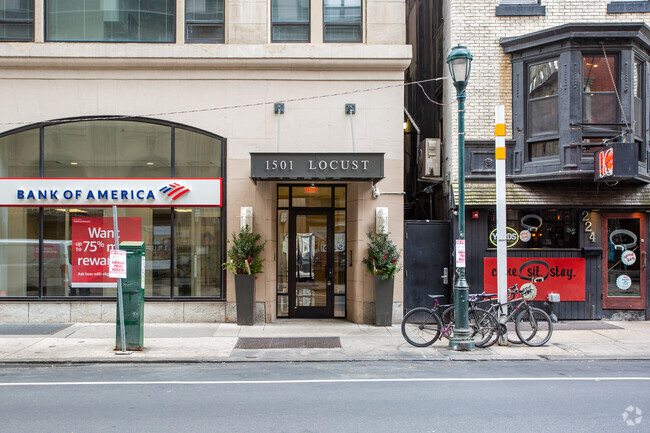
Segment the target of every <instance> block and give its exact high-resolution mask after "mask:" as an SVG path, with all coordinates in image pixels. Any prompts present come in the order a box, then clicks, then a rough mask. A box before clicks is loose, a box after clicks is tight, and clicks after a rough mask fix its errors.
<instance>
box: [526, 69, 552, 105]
mask: <svg viewBox="0 0 650 433" xmlns="http://www.w3.org/2000/svg"><path fill="white" fill-rule="evenodd" d="M557 80H558V63H557V60H554V61H551V62H546V63H541V64H539V65H533V66H530V67H529V68H528V97H529V98H530V99H534V98H544V97H548V96H553V95H557Z"/></svg>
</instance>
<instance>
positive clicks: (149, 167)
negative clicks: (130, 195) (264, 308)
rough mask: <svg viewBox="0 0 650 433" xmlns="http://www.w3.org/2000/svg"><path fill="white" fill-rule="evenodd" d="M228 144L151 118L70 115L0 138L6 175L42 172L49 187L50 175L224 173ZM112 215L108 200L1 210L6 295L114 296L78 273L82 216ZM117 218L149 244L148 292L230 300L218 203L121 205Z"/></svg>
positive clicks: (96, 219) (98, 219)
mask: <svg viewBox="0 0 650 433" xmlns="http://www.w3.org/2000/svg"><path fill="white" fill-rule="evenodd" d="M223 146H224V140H223V139H222V138H221V137H219V136H216V135H213V134H208V133H206V132H204V131H199V130H195V129H192V128H188V127H184V126H182V125H175V124H170V123H163V122H157V121H153V120H148V119H117V120H101V119H79V120H73V121H70V120H66V121H61V122H52V123H48V124H39V125H34V126H31V127H26V128H22V129H20V130H16V131H11V132H8V133H5V134H2V135H0V177H5V178H7V177H10V178H19V177H30V178H43V188H44V189H46V188H47V182H48V181H47V179H48V178H172V177H177V178H183V177H184V178H220V177H222V170H223V163H224V160H223V155H224V152H223ZM112 217H113V213H112V208H111V207H85V208H76V207H63V206H62V207H0V296H10V297H44V298H52V297H56V298H58V297H86V298H98V299H101V298H104V297H113V296H115V293H116V288H115V285H112V284H106V283H95V282H92V280H91V279H88V281H84V280H83V279H82V280H79V277H78V273H76V274H75V273H74V272H73V271H74V269H73V267H74V266H76V265H79V263H77V262H78V261H79V257H80V256H79V254H77V253H78V252H77V251H73V247H74V245H73V244H75V241H77V239H76V238H75V236H76V233H77V232H78V230H79V227H80V225H79V224H78V222H79V221H81V220H82V219H85V220H86V221H91V222H92V224H96V225H97V226H99V225H100V224H101V223H102V221H104V220H109V219H110V220H112ZM118 217H119V218H120V221H122V222H123V223H124V228H128V231H129V232H131V233H135V234H134V236H140V240H142V241H144V242H145V247H146V256H145V271H146V273H145V296H147V297H150V298H153V297H155V298H183V297H192V298H196V297H208V298H217V299H223V298H224V292H223V288H222V271H221V267H220V266H219V264H220V263H221V262H223V254H224V248H223V236H222V234H223V224H224V221H223V218H222V209H221V208H220V207H204V208H196V207H195V208H177V207H169V208H164V207H128V208H127V207H123V208H118ZM122 222H120V232H122V230H123V225H122ZM125 240H127V239H125ZM75 257H76V261H75ZM71 276H74V278H72V277H71ZM75 279H76V280H75Z"/></svg>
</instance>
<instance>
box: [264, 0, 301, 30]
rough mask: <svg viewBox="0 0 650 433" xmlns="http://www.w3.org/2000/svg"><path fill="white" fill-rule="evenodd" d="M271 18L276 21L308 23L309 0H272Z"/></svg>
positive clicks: (274, 22) (275, 22)
mask: <svg viewBox="0 0 650 433" xmlns="http://www.w3.org/2000/svg"><path fill="white" fill-rule="evenodd" d="M271 20H272V22H273V24H277V23H308V22H309V0H273V3H272V5H271Z"/></svg>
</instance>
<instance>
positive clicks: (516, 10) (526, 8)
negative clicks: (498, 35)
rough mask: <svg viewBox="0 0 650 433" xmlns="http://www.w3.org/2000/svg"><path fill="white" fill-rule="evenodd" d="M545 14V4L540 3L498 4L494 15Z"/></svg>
mask: <svg viewBox="0 0 650 433" xmlns="http://www.w3.org/2000/svg"><path fill="white" fill-rule="evenodd" d="M539 15H546V6H541V5H498V6H497V8H496V16H498V17H514V16H539Z"/></svg>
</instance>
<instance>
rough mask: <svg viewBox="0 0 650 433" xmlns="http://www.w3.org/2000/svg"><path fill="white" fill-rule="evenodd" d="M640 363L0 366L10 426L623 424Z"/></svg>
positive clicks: (643, 394) (633, 411) (541, 428)
mask: <svg viewBox="0 0 650 433" xmlns="http://www.w3.org/2000/svg"><path fill="white" fill-rule="evenodd" d="M649 367H650V362H649V361H518V362H507V361H482V362H461V363H444V362H320V363H307V362H305V363H263V362H258V363H229V364H228V363H226V364H150V365H132V364H131V365H114V364H110V365H107V364H103V365H102V364H98V365H74V366H72V365H68V366H66V365H58V366H37V365H30V366H20V365H14V366H2V367H0V398H1V400H2V404H0V419H1V420H2V428H1V429H0V430H2V431H11V432H36V431H37V432H115V431H126V432H131V431H132V432H179V431H187V432H203V431H206V432H207V431H211V432H212V431H227V432H251V431H264V432H334V431H336V432H341V431H343V432H401V431H408V432H494V431H500V432H517V433H520V432H521V431H534V432H551V431H552V432H557V431H571V432H590V433H591V432H595V431H607V432H618V431H620V432H632V431H648V430H649V429H650V427H649V426H650V424H649V422H650V419H648V418H650V393H649V392H648V385H650V368H649Z"/></svg>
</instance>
